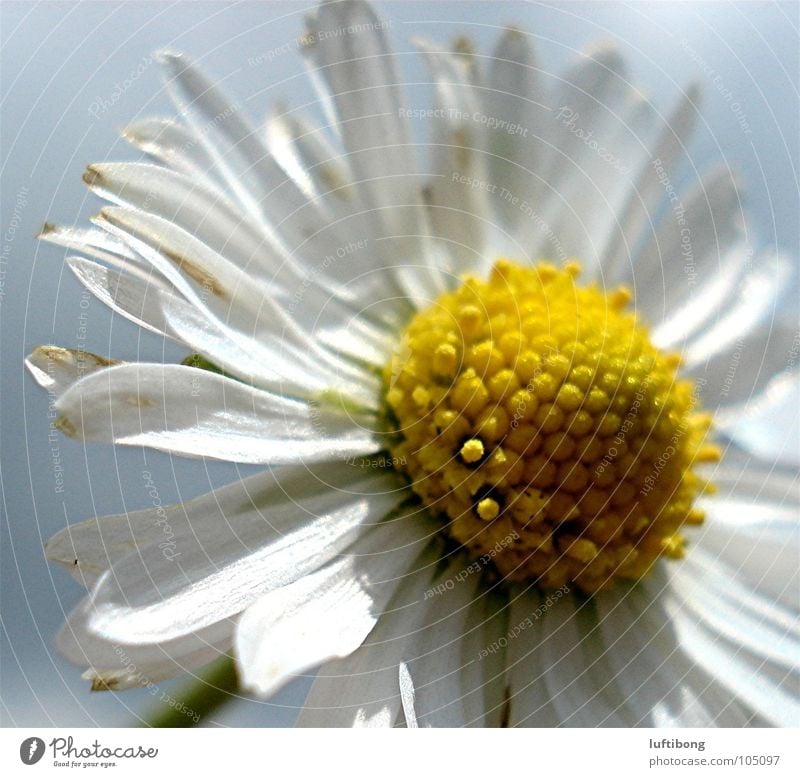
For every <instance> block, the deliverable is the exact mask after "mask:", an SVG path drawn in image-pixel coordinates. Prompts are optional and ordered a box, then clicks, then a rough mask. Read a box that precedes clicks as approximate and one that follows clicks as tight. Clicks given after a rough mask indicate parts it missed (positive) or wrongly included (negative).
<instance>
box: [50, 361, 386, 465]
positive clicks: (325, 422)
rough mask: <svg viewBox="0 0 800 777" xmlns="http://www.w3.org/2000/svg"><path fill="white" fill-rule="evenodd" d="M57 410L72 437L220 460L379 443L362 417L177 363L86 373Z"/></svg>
mask: <svg viewBox="0 0 800 777" xmlns="http://www.w3.org/2000/svg"><path fill="white" fill-rule="evenodd" d="M56 409H57V410H58V412H59V414H60V417H59V420H58V421H57V422H56V423H57V425H58V426H59V428H60V429H61V430H62V431H64V432H65V433H66V434H68V435H69V436H72V437H77V438H80V439H84V440H91V441H97V442H114V443H117V444H120V445H145V446H148V447H151V448H155V449H156V450H162V451H167V452H172V453H176V454H180V455H186V456H206V457H209V458H214V459H222V460H224V461H235V462H242V463H251V464H289V463H293V462H298V461H306V462H311V461H319V460H325V459H331V458H346V457H348V456H354V455H362V454H369V453H375V452H377V451H379V450H380V449H381V448H382V444H381V442H380V441H379V439H378V437H377V436H376V435H375V434H374V433H373V432H372V431H371V430H370V428H369V427H368V426H366V425H365V424H367V423H373V421H372V420H371V419H370V418H369V417H368V416H350V415H348V414H347V413H346V412H345V411H344V410H343V409H341V408H340V409H338V410H337V409H334V405H333V403H332V402H331V403H330V405H327V404H323V403H321V402H320V403H319V404H318V405H312V404H309V403H306V402H299V401H294V400H290V399H284V398H282V397H279V396H277V395H275V394H269V393H267V392H264V391H259V390H257V389H253V388H250V387H249V386H245V385H244V384H242V383H239V382H237V381H234V380H230V379H229V378H225V377H223V376H221V375H217V374H214V373H211V372H207V371H205V370H199V369H195V368H192V367H184V366H182V365H162V364H126V365H121V366H118V367H111V368H109V369H107V370H103V371H101V372H97V373H94V374H92V375H88V376H87V377H85V378H83V380H80V381H79V382H78V383H76V384H74V385H73V386H72V387H71V388H70V389H69V390H68V391H67V392H66V393H65V394H63V395H62V396H61V397H60V398H59V399H58V401H57V402H56Z"/></svg>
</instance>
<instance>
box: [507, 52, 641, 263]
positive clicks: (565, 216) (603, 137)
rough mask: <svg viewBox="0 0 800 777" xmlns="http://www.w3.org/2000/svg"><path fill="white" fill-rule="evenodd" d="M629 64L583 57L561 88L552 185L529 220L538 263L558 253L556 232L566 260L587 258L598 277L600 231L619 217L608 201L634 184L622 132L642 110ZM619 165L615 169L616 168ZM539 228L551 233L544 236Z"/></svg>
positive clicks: (544, 175)
mask: <svg viewBox="0 0 800 777" xmlns="http://www.w3.org/2000/svg"><path fill="white" fill-rule="evenodd" d="M625 71H626V68H625V63H624V61H623V59H622V57H621V56H620V54H619V52H618V51H616V49H614V48H613V47H611V46H609V45H602V46H598V47H595V48H594V49H592V50H590V51H589V52H587V53H586V54H585V55H583V56H582V58H581V60H580V61H579V62H578V63H577V64H576V65H575V66H574V67H573V68H572V69H571V70H570V71H568V72H567V73H566V74H565V76H564V78H563V79H561V80H560V82H559V83H558V85H557V87H556V89H555V91H554V94H553V95H552V96H551V107H552V114H551V117H550V127H549V132H548V134H547V136H548V139H549V142H550V146H549V147H547V148H546V149H545V150H544V153H543V154H542V156H543V158H542V163H541V164H542V167H541V169H540V170H537V173H539V175H540V176H541V180H542V181H543V182H544V184H545V188H543V189H542V190H541V191H540V193H539V195H538V198H537V200H536V201H535V202H534V203H532V207H533V209H534V210H535V213H536V215H537V218H536V219H531V218H528V219H526V221H527V222H528V227H527V230H523V234H525V232H527V234H528V235H529V236H530V240H531V243H530V248H529V250H530V251H531V255H532V257H539V256H547V255H548V253H551V245H550V242H551V235H550V230H552V233H553V234H554V235H555V236H556V238H557V240H558V249H559V253H561V254H562V255H561V256H559V257H558V258H564V255H566V256H567V257H569V256H579V257H580V258H581V261H583V262H584V263H585V265H586V270H587V275H589V276H590V277H593V276H594V274H595V272H596V270H597V268H599V265H600V258H601V254H602V248H603V246H602V245H600V244H599V243H598V242H596V241H597V234H598V232H596V231H595V229H594V227H595V226H596V225H597V223H598V222H599V223H600V224H602V223H603V218H602V217H599V216H597V213H598V211H600V212H601V213H603V214H604V215H605V221H606V222H608V221H609V220H611V219H613V217H614V213H613V212H612V207H611V204H610V201H609V200H608V197H610V196H611V195H612V192H613V191H615V190H617V189H618V188H620V187H624V186H626V184H627V182H628V175H629V172H630V170H629V166H628V160H627V159H626V157H627V154H626V153H625V152H626V150H627V149H628V148H631V146H623V144H622V143H621V142H620V140H619V135H620V129H621V127H624V126H625V124H626V123H627V121H628V117H629V115H630V116H635V115H636V111H637V108H638V106H637V103H636V101H635V100H634V99H633V98H632V94H631V89H630V87H629V86H628V84H627V81H626V75H625ZM633 148H635V146H633ZM609 160H611V161H609ZM538 222H543V223H544V224H545V225H547V228H548V229H547V230H545V231H544V234H543V230H542V229H541V226H540V224H539V223H538Z"/></svg>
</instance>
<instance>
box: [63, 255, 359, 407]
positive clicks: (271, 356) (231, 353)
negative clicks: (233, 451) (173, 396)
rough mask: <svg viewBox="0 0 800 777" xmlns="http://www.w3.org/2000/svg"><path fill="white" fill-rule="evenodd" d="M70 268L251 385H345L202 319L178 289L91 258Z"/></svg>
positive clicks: (139, 318)
mask: <svg viewBox="0 0 800 777" xmlns="http://www.w3.org/2000/svg"><path fill="white" fill-rule="evenodd" d="M67 264H68V266H69V268H70V269H71V270H72V271H73V272H74V273H75V275H76V276H77V277H78V280H79V281H80V282H81V283H82V284H83V285H84V286H86V288H87V289H89V291H91V292H92V293H93V294H94V295H95V296H96V297H97V298H98V299H100V300H101V301H102V302H103V303H104V304H106V305H108V306H109V307H110V308H111V309H112V310H114V311H116V312H118V313H120V314H121V315H123V316H125V317H126V318H128V319H130V320H131V321H134V322H135V323H136V324H138V325H139V326H141V327H144V328H145V329H149V330H150V331H152V332H155V333H156V334H159V335H162V336H168V337H172V338H174V339H175V340H177V341H178V342H180V343H182V344H183V345H185V346H186V347H187V348H189V349H190V350H191V351H193V352H195V353H199V354H200V355H202V356H204V357H205V358H207V359H208V360H209V361H210V362H211V363H212V364H215V365H216V366H218V367H219V368H220V369H223V370H224V371H225V372H227V373H228V374H230V375H234V376H236V377H238V378H240V379H241V380H243V381H245V382H246V383H248V384H252V385H255V386H260V387H262V388H266V389H269V390H272V391H276V392H279V393H281V394H283V395H289V396H295V397H310V396H312V395H313V394H315V393H317V394H318V393H319V392H321V391H323V390H324V389H326V388H327V387H329V386H330V385H331V383H341V381H340V380H333V379H332V377H331V375H330V374H328V379H327V380H323V379H322V378H323V375H322V370H319V369H316V370H310V369H308V368H307V367H304V366H303V365H302V364H298V360H297V359H295V358H287V356H286V354H285V353H284V354H280V353H277V352H276V351H274V350H273V349H270V348H267V347H266V346H264V345H263V344H262V343H260V342H258V341H256V340H253V339H252V338H250V337H244V336H242V335H241V334H240V333H237V332H236V331H234V330H233V329H231V328H230V327H228V326H226V325H225V324H223V323H222V322H221V321H217V320H215V319H214V318H213V317H212V316H210V315H207V314H206V315H204V314H203V313H202V312H201V311H200V310H198V309H197V308H195V307H193V306H192V305H190V304H189V303H188V302H186V301H185V299H184V298H183V297H182V296H181V295H180V294H178V292H176V291H175V290H174V289H173V290H172V291H165V290H163V289H162V288H161V286H160V284H154V283H152V282H151V281H150V280H149V279H148V280H142V279H141V278H139V277H137V276H133V275H131V274H129V273H127V272H119V271H118V270H113V269H109V268H108V267H104V266H103V265H100V264H96V263H95V262H91V261H89V260H88V259H83V258H79V257H69V258H68V259H67ZM154 277H155V276H154ZM282 350H284V351H285V348H284V349H282ZM353 388H354V391H355V392H356V394H360V395H361V398H362V399H363V400H369V401H368V402H367V404H368V406H369V405H370V402H371V401H374V397H373V398H372V399H370V397H369V396H366V397H365V396H363V389H357V388H355V387H353Z"/></svg>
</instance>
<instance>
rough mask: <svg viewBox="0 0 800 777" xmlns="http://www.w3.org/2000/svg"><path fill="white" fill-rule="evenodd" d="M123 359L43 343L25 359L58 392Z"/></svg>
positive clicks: (38, 379) (37, 378)
mask: <svg viewBox="0 0 800 777" xmlns="http://www.w3.org/2000/svg"><path fill="white" fill-rule="evenodd" d="M120 363H121V362H119V361H117V360H116V359H106V358H105V356H98V355H97V354H94V353H89V352H88V351H75V350H73V349H72V348H60V347H59V346H57V345H40V346H38V347H37V348H34V349H33V351H32V352H31V354H30V356H28V358H27V359H25V366H26V367H27V368H28V369H29V370H30V373H31V375H33V378H34V380H35V381H36V382H37V383H38V384H39V385H40V386H41V387H42V388H44V389H47V390H48V391H50V392H52V393H54V394H55V395H56V396H58V395H59V394H61V393H63V392H64V391H65V390H66V389H67V388H68V387H69V386H71V385H72V384H73V383H74V382H75V381H76V380H79V379H80V378H82V377H84V375H88V374H89V373H92V372H96V371H97V370H102V369H104V368H105V367H112V366H114V365H115V364H120Z"/></svg>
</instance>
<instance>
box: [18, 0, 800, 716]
mask: <svg viewBox="0 0 800 777" xmlns="http://www.w3.org/2000/svg"><path fill="white" fill-rule="evenodd" d="M379 10H380V9H377V10H376V9H374V8H373V7H372V6H371V5H370V4H368V3H366V2H360V1H359V0H332V1H331V2H323V3H321V4H320V5H319V6H318V7H317V8H316V9H313V10H311V11H309V12H308V13H306V14H305V15H304V16H302V17H297V18H296V19H295V20H294V21H296V22H297V23H298V25H299V24H300V22H301V21H302V23H304V24H305V28H301V27H300V26H298V29H297V36H298V37H297V41H296V44H295V43H293V44H292V50H293V51H296V52H297V54H298V55H299V56H301V57H302V58H303V60H304V62H305V66H306V69H307V72H308V77H309V78H310V79H311V82H312V84H313V86H314V88H315V89H316V90H317V93H318V98H317V102H315V104H314V105H313V106H303V105H298V106H295V105H292V104H291V103H290V102H281V101H277V100H267V101H266V102H265V104H264V105H263V108H262V111H263V114H262V115H265V116H266V119H265V120H264V121H263V123H262V122H261V118H260V117H258V116H252V115H251V112H250V111H248V110H244V109H243V108H242V107H240V105H239V104H238V101H237V100H236V99H235V98H234V97H231V96H229V91H230V90H229V88H228V87H229V86H231V87H232V86H233V85H234V83H235V81H236V75H235V74H234V76H231V77H230V79H225V83H224V84H223V83H222V81H220V80H218V79H217V78H216V77H215V75H214V73H213V71H212V70H211V69H209V70H208V72H207V69H206V68H205V67H203V66H201V64H198V63H196V62H195V61H194V59H193V57H192V55H191V52H186V53H184V52H183V51H180V50H178V48H177V47H170V48H166V49H162V50H160V51H158V52H156V53H154V54H153V55H152V59H153V64H154V66H157V67H158V68H159V71H160V74H161V77H162V78H163V83H164V85H165V89H166V92H167V94H168V95H169V97H170V99H171V100H172V102H173V105H174V111H175V114H174V116H157V115H154V116H150V115H148V114H147V113H143V114H142V115H141V116H137V118H136V119H135V120H133V121H132V122H129V123H127V124H126V125H125V126H123V127H122V128H121V130H120V131H121V135H122V137H123V138H124V139H125V141H127V143H128V144H130V146H131V147H132V149H133V150H134V151H135V152H137V153H139V154H140V158H138V160H137V161H108V160H107V159H105V158H104V159H103V161H99V162H94V163H91V164H89V165H88V167H87V168H86V170H85V173H84V175H83V180H84V182H85V184H86V186H87V187H88V189H89V191H90V192H91V194H92V195H93V197H94V199H95V201H96V202H95V211H96V215H95V216H93V217H92V219H91V222H90V223H88V222H87V223H83V224H78V225H74V226H72V225H63V224H61V223H58V222H56V221H49V220H48V221H47V222H46V223H45V224H44V226H43V227H42V228H41V232H40V234H39V236H38V237H39V238H40V240H41V241H43V242H44V243H46V244H50V246H51V250H52V245H55V246H58V247H60V249H62V250H63V249H66V252H65V253H64V254H63V256H64V261H65V263H66V267H68V269H69V270H70V271H71V272H72V273H73V274H74V275H75V276H76V277H77V279H78V280H79V281H80V283H81V284H82V285H83V286H84V287H85V289H86V290H88V291H89V292H90V293H91V295H92V296H93V297H94V298H97V299H98V300H100V301H102V302H103V303H104V304H105V305H107V306H108V307H109V308H110V309H111V310H112V311H113V312H114V314H115V315H118V316H120V317H123V318H125V319H129V320H130V321H133V322H135V324H137V325H138V326H139V327H141V329H142V330H143V334H142V338H143V339H144V338H147V337H153V336H159V337H161V338H165V339H166V340H169V341H173V342H174V343H177V344H178V345H179V346H180V348H181V349H182V352H183V354H184V355H185V358H183V360H182V361H179V362H175V361H170V360H169V359H164V360H160V361H159V360H155V361H152V360H151V361H138V360H127V359H125V358H124V357H123V356H119V355H118V354H116V353H114V352H113V351H112V352H109V353H104V354H102V355H97V354H93V353H91V352H89V351H88V350H81V349H76V348H72V347H64V345H66V344H67V343H65V342H59V339H58V332H55V333H54V340H53V342H52V343H48V344H42V345H37V346H36V347H33V346H31V347H32V350H31V351H30V353H29V356H28V357H27V359H26V360H25V363H26V366H27V369H28V371H29V373H30V375H32V377H33V378H34V379H35V381H36V382H37V383H38V384H39V385H40V386H41V387H43V388H44V389H46V391H47V392H48V394H49V395H50V398H51V402H50V408H51V410H52V415H51V420H52V424H53V428H54V429H56V430H57V431H58V435H59V438H61V437H63V438H68V439H70V440H73V441H78V442H80V443H81V444H83V443H93V444H95V445H103V444H105V445H106V446H107V448H108V450H111V444H113V445H114V446H135V447H145V448H149V449H153V450H154V451H157V452H160V453H161V454H164V453H165V454H170V455H171V456H172V455H174V456H176V457H191V458H200V457H202V458H203V459H204V460H205V461H208V460H213V461H215V462H216V461H222V462H232V463H234V464H237V465H242V466H245V465H256V467H257V469H252V473H254V474H251V470H248V474H246V475H244V476H243V477H241V478H238V479H236V480H234V481H233V482H228V484H226V485H221V486H219V487H216V488H214V489H213V490H211V491H209V492H207V493H205V494H201V495H199V496H192V497H191V498H188V499H181V500H180V501H177V502H176V503H175V504H172V505H169V506H167V505H166V504H162V503H161V500H160V499H159V500H158V503H157V504H156V503H155V501H153V503H152V505H151V506H148V507H146V508H145V509H135V508H134V509H127V508H126V509H125V511H124V512H121V513H118V514H113V515H102V514H100V515H99V516H98V517H92V518H89V519H88V520H73V519H70V520H67V521H65V522H64V524H63V525H64V528H63V529H62V530H61V531H59V532H58V533H57V534H55V536H52V537H50V538H46V537H45V538H43V539H44V540H45V542H44V547H45V553H46V555H47V558H48V559H49V560H50V561H52V562H58V563H59V564H61V565H63V566H64V567H66V568H67V570H68V571H69V573H70V574H71V575H72V577H73V578H74V579H75V580H76V581H77V582H78V583H80V584H81V585H83V586H84V587H85V588H86V595H85V597H84V598H83V600H82V601H81V602H80V603H79V604H78V605H77V607H75V608H74V609H73V610H72V612H70V613H69V614H68V617H67V619H66V622H65V623H64V625H63V626H62V628H61V630H60V632H59V633H58V636H57V648H58V651H59V652H60V653H61V654H62V655H63V656H64V657H66V658H67V659H68V660H69V661H70V662H71V663H72V664H74V665H76V666H77V667H79V669H78V670H77V671H78V672H80V673H82V676H83V678H84V679H85V681H86V682H87V687H91V689H93V690H96V691H98V690H99V691H113V692H116V691H124V690H127V689H131V688H143V687H144V688H147V687H154V684H158V683H161V682H162V681H166V680H169V679H171V678H176V677H183V676H186V675H188V676H189V677H195V676H197V674H198V673H202V672H203V671H205V668H206V667H207V666H209V665H210V666H212V667H213V666H222V667H228V668H230V667H233V669H232V672H233V675H232V676H233V677H234V681H233V686H232V687H233V688H234V689H235V690H234V691H232V693H235V694H241V695H244V696H252V697H254V698H257V699H270V698H273V696H274V694H276V693H277V692H279V691H280V690H281V689H282V688H284V687H285V686H286V684H287V683H289V682H290V681H292V680H294V679H295V678H297V677H298V676H304V675H307V676H311V677H313V681H311V684H310V690H309V691H308V695H307V697H306V698H305V702H304V703H303V705H302V708H301V709H300V710H299V716H298V717H297V721H296V723H297V725H300V726H311V727H327V726H408V727H417V726H419V727H462V726H474V727H524V726H533V727H559V726H569V727H597V726H607V727H636V726H644V727H675V726H687V727H688V726H691V727H706V726H722V727H743V726H796V725H799V724H800V691H799V690H798V682H799V681H800V669H798V660H799V659H800V627H799V626H798V619H797V615H798V604H799V603H798V586H797V583H798V580H797V574H798V539H800V538H799V537H798V507H799V506H800V488H799V487H798V477H797V466H798V459H799V458H800V457H798V456H797V453H796V449H795V450H792V448H793V443H792V442H791V440H790V441H788V442H786V441H785V440H786V439H787V438H785V437H784V438H779V436H777V435H776V436H774V437H773V438H770V435H767V441H766V442H765V441H764V436H763V435H759V434H757V433H756V432H757V431H758V430H757V429H756V427H757V426H758V424H759V423H762V422H761V421H759V419H760V418H763V417H766V416H768V415H769V412H770V408H771V407H772V406H773V405H775V404H776V403H777V402H779V401H781V400H783V399H785V397H786V396H792V392H795V393H796V391H797V385H798V352H799V351H800V346H799V345H798V343H799V342H800V340H799V339H798V329H797V323H796V306H797V298H796V296H795V295H796V293H797V288H798V284H797V278H798V257H797V256H796V255H792V253H791V252H790V251H786V250H784V249H782V248H778V247H776V246H775V245H769V244H766V245H762V244H761V243H759V242H757V240H756V239H755V238H754V236H753V234H752V231H751V228H750V227H749V225H748V221H747V220H746V205H747V203H746V201H745V197H744V195H743V192H744V190H745V189H746V188H747V187H746V186H745V183H744V181H743V179H742V176H741V174H740V173H739V172H738V171H737V170H735V169H732V168H731V166H730V165H729V164H728V162H727V160H725V158H724V157H719V158H717V159H716V161H714V160H713V159H712V160H711V161H710V163H709V164H708V165H707V166H705V167H704V168H702V169H697V168H694V166H693V165H692V169H691V170H689V169H687V168H688V166H687V165H685V160H686V157H685V149H686V145H687V144H689V143H690V142H691V139H692V136H693V133H694V132H695V130H696V129H697V128H698V127H699V126H701V125H703V126H705V123H704V122H705V120H704V118H703V102H704V94H703V88H701V87H700V86H699V85H698V84H695V83H688V84H686V83H681V84H675V86H674V91H673V93H672V94H669V95H666V96H665V95H661V94H660V95H659V99H660V101H659V102H658V104H656V103H655V102H654V101H653V100H652V99H651V98H650V97H649V96H648V94H647V93H646V92H645V91H644V90H640V85H639V84H638V83H637V82H636V80H635V78H634V77H633V76H632V75H631V72H630V70H629V65H628V61H627V58H626V55H625V51H624V48H625V47H624V46H621V45H616V44H615V43H614V42H611V40H610V36H608V35H605V36H598V39H597V40H596V42H595V43H593V44H591V45H590V46H589V47H588V48H586V49H585V50H584V51H583V52H582V53H580V54H578V53H575V52H571V56H570V58H569V59H568V60H566V66H565V67H563V68H560V69H555V68H552V67H550V66H549V64H548V63H547V62H545V61H543V57H542V56H541V55H540V52H539V49H538V48H537V42H536V39H535V36H534V35H533V34H532V33H531V32H530V31H529V30H527V29H526V28H525V26H524V24H523V22H524V15H523V14H522V6H518V5H510V6H509V7H508V9H506V10H508V15H507V16H508V21H506V16H505V15H504V17H503V19H500V20H498V24H499V25H506V24H514V25H516V24H517V23H516V22H513V15H514V13H517V14H518V16H520V19H519V25H518V26H498V27H497V28H496V29H495V30H494V31H493V33H492V38H493V41H494V43H493V46H494V48H489V49H485V48H483V47H481V46H479V45H477V44H476V43H475V41H474V40H473V39H472V38H471V35H470V30H469V28H468V27H466V28H465V29H463V30H459V34H458V36H457V37H455V38H452V37H450V38H442V39H438V38H437V39H434V38H428V37H422V36H416V37H414V36H410V37H411V40H410V43H409V47H414V48H415V50H416V51H417V52H418V53H417V54H416V56H417V57H418V58H419V61H420V62H421V64H422V65H423V66H424V83H425V84H426V85H427V86H428V88H429V89H430V94H431V97H432V102H431V103H430V104H429V105H428V106H427V107H425V108H421V107H419V106H418V103H417V102H413V103H411V102H408V101H407V97H406V92H407V89H408V84H409V83H411V80H412V79H411V77H409V76H407V75H406V74H405V73H404V68H403V67H402V66H401V62H400V59H399V58H398V57H397V56H396V55H395V54H393V46H392V45H391V44H390V42H389V32H388V31H389V23H388V22H387V21H386V20H385V19H384V18H383V17H382V15H381V14H380V13H379ZM455 26H456V27H457V26H458V25H455ZM449 33H450V29H448V35H449ZM405 61H407V60H405V59H403V62H405ZM422 72H423V71H422V70H420V73H422ZM712 88H713V87H712ZM664 101H666V102H664ZM665 106H666V107H665ZM312 107H313V110H312V109H311V108H312ZM776 143H777V140H776ZM104 152H105V151H104V149H103V148H97V153H98V156H101V155H103V154H104ZM98 200H102V201H103V202H101V203H99V206H98V204H97V201H98ZM792 322H794V323H792ZM754 430H755V431H754ZM777 439H782V440H784V442H782V443H780V444H770V440H771V441H772V443H774V441H775V440H777ZM795 443H796V441H795ZM114 450H116V448H114ZM154 455H159V454H154ZM154 461H155V460H154ZM159 461H160V460H159ZM165 461H166V459H165ZM195 465H196V466H198V467H201V468H202V466H203V464H201V463H199V462H195ZM158 466H159V465H158V464H157V463H154V464H153V465H152V466H151V467H149V469H152V470H154V471H155V470H156V469H157V468H158ZM154 489H155V487H154V486H153V490H154ZM98 512H100V511H98ZM51 639H52V638H51ZM215 662H216V663H215ZM209 682H211V683H212V684H213V682H212V681H211V680H209Z"/></svg>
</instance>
